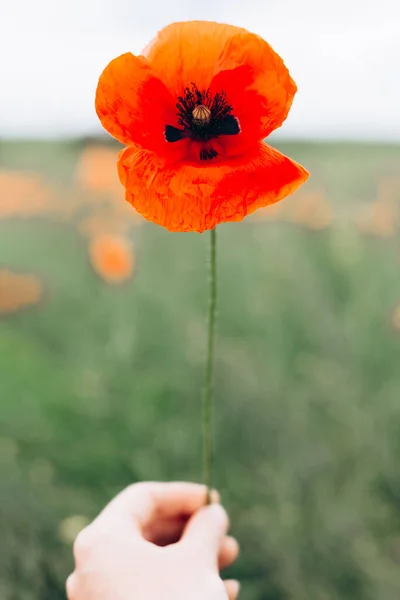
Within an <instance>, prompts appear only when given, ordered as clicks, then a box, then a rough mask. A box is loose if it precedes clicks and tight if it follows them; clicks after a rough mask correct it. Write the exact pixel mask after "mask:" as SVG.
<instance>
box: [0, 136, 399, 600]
mask: <svg viewBox="0 0 400 600" xmlns="http://www.w3.org/2000/svg"><path fill="white" fill-rule="evenodd" d="M283 150H284V151H285V152H286V153H288V154H291V155H292V156H294V157H295V158H296V159H297V160H299V161H300V162H303V163H304V164H305V165H307V166H308V167H309V168H310V170H311V171H312V172H313V173H314V172H315V176H314V177H313V178H312V179H311V181H310V184H309V186H310V187H313V186H314V188H318V187H320V186H321V185H323V186H324V189H326V190H327V192H328V196H329V198H330V199H331V200H332V204H333V202H335V203H336V204H335V206H334V210H336V211H337V212H338V213H339V214H341V213H342V212H345V211H346V209H347V204H348V203H350V202H351V201H352V199H353V196H354V197H355V200H354V201H356V200H357V201H358V200H362V199H363V198H364V199H365V200H366V201H368V200H371V199H372V198H373V193H374V190H375V187H376V180H377V179H378V178H379V177H382V176H385V175H387V174H388V172H389V173H390V172H393V169H394V166H392V165H395V162H396V160H397V162H398V160H399V157H400V150H399V149H398V148H395V147H392V148H390V147H388V148H378V147H365V148H364V149H363V150H360V152H361V158H362V160H361V159H360V152H358V150H357V148H356V150H354V147H352V146H349V147H341V146H332V147H331V146H321V147H319V146H318V145H315V146H313V145H309V146H307V145H304V146H296V145H295V144H293V145H290V146H289V145H287V146H286V147H284V148H283ZM76 151H77V146H76V145H75V146H71V148H69V149H68V147H67V146H66V147H62V150H61V149H59V150H58V153H57V152H56V153H55V155H56V157H60V156H63V157H65V161H66V163H65V162H63V161H61V160H60V161H59V162H57V161H56V164H55V167H54V169H55V170H54V171H53V172H52V173H53V177H55V178H57V177H60V178H66V180H68V177H71V173H69V172H67V171H66V172H64V171H62V172H61V171H60V173H58V171H57V169H61V168H63V169H65V168H66V167H65V164H69V165H71V169H72V166H73V164H74V160H76ZM43 152H44V151H43ZM46 152H47V154H45V155H46V156H47V159H46V160H47V161H51V155H52V153H51V152H49V151H48V150H46ZM362 152H364V154H362ZM13 153H14V154H13ZM22 154H23V156H24V161H25V162H24V164H23V165H22V167H23V168H24V169H29V168H30V167H31V168H34V169H36V170H38V169H39V168H41V167H40V165H41V164H42V163H40V161H39V160H38V155H37V153H33V155H32V158H31V155H30V154H29V153H27V152H25V153H22ZM6 155H7V157H8V158H7V159H6V158H4V160H3V162H4V163H6V164H7V166H9V167H13V166H14V162H13V160H14V159H13V158H12V157H13V156H14V155H15V156H17V152H16V150H15V148H14V149H13V148H12V147H11V146H10V152H9V154H7V153H6V152H5V151H4V147H3V154H2V157H3V156H6ZM10 157H11V158H10ZM2 159H3V158H2ZM63 160H64V159H63ZM351 160H353V163H352V164H353V167H351V166H350V165H349V162H348V161H351ZM30 161H32V162H30ZM15 164H17V163H16V159H15ZM43 164H44V162H43ZM63 165H64V166H63ZM365 165H367V166H368V168H369V171H368V176H365V177H363V178H362V179H361V173H364V172H365V171H364V169H365ZM47 168H48V169H49V172H51V171H52V170H51V166H50V165H48V167H47ZM71 172H72V171H71ZM341 173H342V174H343V176H341ZM374 186H375V187H374ZM357 194H358V195H359V196H357ZM132 239H133V243H134V245H135V248H136V260H137V268H136V273H135V276H134V278H133V280H132V282H131V283H129V284H128V285H124V286H121V287H110V286H107V285H106V284H105V283H104V282H102V281H101V280H100V279H98V278H97V277H96V276H95V275H94V273H93V272H92V270H91V268H90V265H89V262H88V259H87V253H86V249H85V245H84V242H83V240H82V239H81V238H80V237H79V236H78V234H77V233H76V230H75V228H74V225H73V224H72V223H71V224H69V225H66V224H63V225H61V224H60V223H56V222H49V221H43V220H40V219H36V220H31V221H21V220H19V221H16V220H14V221H12V220H9V221H3V222H0V259H1V263H2V264H6V265H8V266H10V267H12V268H14V269H16V270H17V269H20V270H22V271H32V272H36V273H38V274H40V276H41V277H42V278H43V280H44V282H45V286H46V297H45V299H44V301H43V303H42V305H41V306H39V307H32V308H30V309H26V310H25V311H23V312H20V313H18V314H15V315H13V316H10V317H8V318H7V319H5V318H4V319H3V320H2V321H0V398H1V412H0V436H1V438H0V457H1V460H0V462H1V466H0V497H1V511H0V530H1V533H0V537H1V543H2V560H1V561H0V598H1V600H17V599H18V600H58V599H61V598H64V592H63V587H64V581H65V578H66V576H67V575H68V573H69V572H70V570H71V569H72V558H71V547H70V544H68V543H66V542H65V541H63V539H64V538H63V535H62V533H61V531H62V529H60V526H61V525H60V524H61V523H63V522H64V521H65V519H67V518H68V517H70V516H72V515H83V516H85V517H87V518H88V519H91V518H93V517H94V516H95V515H96V513H97V512H98V511H99V510H100V508H101V507H102V506H103V505H104V503H105V502H107V501H108V500H109V499H110V498H111V497H112V495H113V494H115V493H116V492H117V491H119V490H120V489H121V488H123V487H124V486H126V485H128V484H129V483H131V482H133V481H137V480H141V479H156V480H158V479H161V480H163V479H189V480H198V479H199V477H200V474H201V458H202V455H201V424H200V418H201V406H200V400H201V386H202V379H203V369H204V357H205V341H206V340H205V316H206V305H207V285H206V282H207V265H206V259H205V257H206V256H207V241H208V240H207V239H206V234H205V235H203V236H199V235H195V234H171V233H168V232H166V231H164V230H162V229H160V228H157V227H156V226H153V225H145V226H143V227H142V228H140V229H135V230H134V231H133V234H132ZM218 268H219V282H218V291H219V300H218V326H217V332H218V334H217V344H216V381H215V394H216V403H217V412H216V418H217V427H216V441H217V443H216V446H217V452H216V481H215V484H216V487H218V488H219V489H220V490H221V492H222V498H223V501H224V503H225V504H226V506H227V507H228V509H229V511H230V513H231V516H232V522H233V533H234V534H235V535H237V536H238V538H239V540H240V542H241V546H242V557H241V559H240V560H239V562H238V564H237V565H236V566H235V567H234V568H233V569H232V574H233V575H234V576H237V577H239V578H240V579H241V580H242V582H243V591H242V594H243V597H244V598H247V599H249V600H255V599H258V600H310V599H311V600H393V598H395V597H396V596H398V589H399V587H400V569H399V562H400V478H399V474H398V463H399V459H400V444H399V439H400V436H399V432H400V370H399V366H398V365H399V354H400V338H399V336H398V334H396V333H395V332H394V331H393V329H392V325H391V313H392V310H393V308H394V306H395V305H396V304H397V303H398V302H399V301H400V277H399V249H398V241H396V240H394V239H393V238H391V239H388V240H380V239H375V238H372V237H366V236H363V235H361V234H360V233H359V232H358V231H356V229H355V228H354V227H353V226H351V225H349V224H346V223H337V224H335V225H333V226H332V227H331V228H329V229H327V230H324V231H320V232H315V231H309V230H306V229H304V228H300V227H297V226H295V225H292V224H285V223H279V222H273V223H265V222H244V223H240V224H233V225H225V226H221V227H220V228H219V231H218Z"/></svg>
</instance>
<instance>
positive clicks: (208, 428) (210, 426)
mask: <svg viewBox="0 0 400 600" xmlns="http://www.w3.org/2000/svg"><path fill="white" fill-rule="evenodd" d="M216 238H217V234H216V229H215V228H214V229H212V230H211V232H210V296H209V308H208V342H207V361H206V370H205V380H204V396H203V448H204V454H203V461H204V462H203V469H204V475H203V477H204V483H205V485H206V486H207V504H210V503H211V489H212V482H213V481H212V480H213V462H214V443H213V441H214V423H213V412H214V406H213V371H214V332H215V310H216V305H217V264H216V254H217V239H216Z"/></svg>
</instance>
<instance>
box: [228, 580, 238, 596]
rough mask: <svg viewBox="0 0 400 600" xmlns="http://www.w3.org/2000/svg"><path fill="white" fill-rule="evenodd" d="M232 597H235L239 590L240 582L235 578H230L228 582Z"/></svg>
mask: <svg viewBox="0 0 400 600" xmlns="http://www.w3.org/2000/svg"><path fill="white" fill-rule="evenodd" d="M230 588H231V591H232V596H233V598H236V597H237V596H238V594H239V592H240V583H239V581H238V580H237V579H232V581H231V583H230Z"/></svg>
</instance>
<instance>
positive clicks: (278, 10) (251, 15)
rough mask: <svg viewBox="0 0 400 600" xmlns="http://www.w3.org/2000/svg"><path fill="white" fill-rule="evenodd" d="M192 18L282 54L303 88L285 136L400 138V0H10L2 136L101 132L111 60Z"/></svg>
mask: <svg viewBox="0 0 400 600" xmlns="http://www.w3.org/2000/svg"><path fill="white" fill-rule="evenodd" d="M190 19H204V20H215V21H220V22H226V23H231V24H233V25H240V26H242V27H245V28H246V29H248V30H249V31H253V32H255V33H258V34H260V35H262V36H263V37H264V38H265V39H266V40H267V41H268V42H269V43H270V44H271V45H272V46H273V48H274V49H275V50H276V51H277V52H278V53H279V54H280V55H281V56H282V57H283V59H284V61H285V63H286V65H287V66H288V68H289V70H290V72H291V75H292V76H293V78H294V79H295V81H296V83H297V85H298V88H299V91H298V93H297V95H296V97H295V101H294V105H293V108H292V110H291V112H290V115H289V117H288V119H287V121H286V122H285V123H284V125H283V127H282V128H281V129H280V130H279V135H280V136H281V137H289V138H291V137H293V138H294V137H297V138H321V137H327V138H349V139H352V138H353V139H354V138H356V139H378V140H379V139H381V140H394V141H396V140H397V141H400V0H333V1H332V0H242V1H239V0H141V1H140V2H139V0H0V82H1V87H0V139H1V138H7V137H55V136H60V135H61V136H73V135H80V134H83V135H92V134H96V133H100V132H101V127H100V125H99V123H98V120H97V117H96V114H95V111H94V107H93V100H94V93H95V89H96V84H97V79H98V76H99V74H100V73H101V71H102V70H103V68H104V67H105V66H106V64H107V63H108V62H109V61H110V60H111V59H112V58H114V57H115V56H118V55H119V54H122V53H124V52H127V51H131V52H133V53H136V54H139V53H140V51H141V50H142V49H143V47H144V46H146V44H147V43H148V42H149V41H150V39H151V38H152V37H154V35H155V34H156V32H157V31H158V30H159V29H161V28H162V27H164V26H165V25H167V24H168V23H171V22H173V21H184V20H190Z"/></svg>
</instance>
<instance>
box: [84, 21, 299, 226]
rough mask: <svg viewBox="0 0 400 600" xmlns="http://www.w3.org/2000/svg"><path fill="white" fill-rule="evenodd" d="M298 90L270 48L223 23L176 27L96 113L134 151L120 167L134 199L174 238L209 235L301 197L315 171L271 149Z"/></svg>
mask: <svg viewBox="0 0 400 600" xmlns="http://www.w3.org/2000/svg"><path fill="white" fill-rule="evenodd" d="M296 89H297V88H296V84H295V83H294V81H293V80H292V79H291V77H290V75H289V72H288V70H287V68H286V67H285V65H284V63H283V61H282V59H281V58H280V57H279V56H278V55H277V54H276V53H275V52H274V51H273V50H272V48H271V46H269V44H267V43H266V42H265V41H264V40H263V39H262V38H260V37H259V36H257V35H254V34H252V33H249V32H248V31H246V30H245V29H241V28H239V27H233V26H230V25H221V24H218V23H211V22H203V21H191V22H187V23H174V24H172V25H169V26H168V27H166V28H165V29H163V30H162V31H161V32H160V33H159V34H158V36H157V37H156V38H155V40H154V41H153V42H152V43H151V44H150V45H149V46H148V47H147V48H146V49H145V50H144V52H143V55H141V56H134V55H133V54H130V53H127V54H123V55H122V56H119V57H118V58H116V59H114V60H113V61H111V63H110V64H109V65H108V66H107V67H106V69H105V70H104V72H103V73H102V75H101V76H100V80H99V84H98V88H97V94H96V110H97V114H98V116H99V118H100V120H101V122H102V124H103V126H104V127H105V129H107V131H108V132H109V133H110V134H111V135H113V136H114V137H115V138H116V139H117V140H119V141H120V142H122V143H123V144H125V145H126V146H128V147H127V148H125V150H123V151H122V152H121V153H120V155H119V159H118V171H119V177H120V180H121V182H122V184H123V185H124V186H125V189H126V199H127V200H128V202H130V203H131V204H132V205H133V206H134V207H135V208H136V210H137V211H138V212H139V213H140V214H141V215H143V217H145V218H146V219H149V220H150V221H153V222H155V223H158V224H159V225H162V226H164V227H166V228H167V229H169V230H171V231H199V232H202V231H204V230H205V229H213V228H214V227H215V226H216V225H217V224H218V223H221V222H224V221H240V220H241V219H243V218H244V217H245V216H246V215H248V214H250V213H252V212H254V211H255V210H256V209H257V208H260V207H262V206H267V205H268V204H272V203H274V202H277V201H278V200H281V199H282V198H284V197H285V196H287V195H288V194H291V193H292V192H293V191H294V190H295V189H297V188H298V187H299V186H300V185H301V184H302V183H303V182H304V181H305V180H306V179H307V177H308V173H307V171H306V170H305V169H304V168H303V167H302V166H300V165H299V164H297V163H295V162H294V161H292V160H291V159H290V158H288V157H286V156H284V155H283V154H281V153H280V152H278V151H277V150H275V149H273V148H271V147H270V146H268V145H267V144H265V143H263V141H262V140H263V139H264V138H265V137H267V136H268V135H269V134H270V133H271V132H272V131H273V130H274V129H276V128H277V127H280V125H281V124H282V123H283V121H284V120H285V119H286V117H287V114H288V112H289V109H290V106H291V104H292V100H293V96H294V94H295V92H296Z"/></svg>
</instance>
